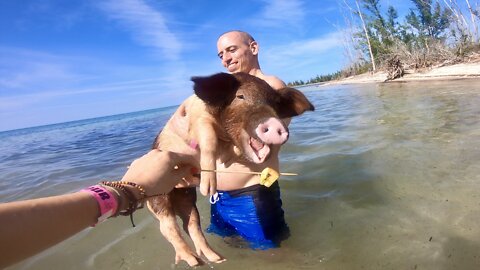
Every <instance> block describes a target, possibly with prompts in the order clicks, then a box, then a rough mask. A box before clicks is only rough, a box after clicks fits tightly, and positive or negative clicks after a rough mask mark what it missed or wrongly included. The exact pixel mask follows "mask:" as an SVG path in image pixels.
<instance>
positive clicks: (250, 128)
mask: <svg viewBox="0 0 480 270" xmlns="http://www.w3.org/2000/svg"><path fill="white" fill-rule="evenodd" d="M192 81H193V82H194V87H193V88H194V92H195V95H192V96H191V97H189V98H188V99H187V100H186V101H185V102H184V103H183V104H182V105H181V106H180V107H179V108H178V109H177V111H176V112H175V113H174V115H173V116H172V118H171V119H170V120H169V121H168V122H167V124H166V125H165V127H164V128H163V130H162V131H161V132H160V133H159V134H158V135H157V137H156V139H155V141H154V143H153V148H158V149H161V150H168V151H174V152H183V153H190V154H192V155H194V156H195V157H196V158H197V159H198V160H199V164H200V167H201V169H202V170H207V171H202V172H201V177H200V192H201V193H202V194H203V195H208V194H211V195H212V194H214V193H215V192H216V173H215V172H213V171H212V170H215V169H216V162H217V161H219V162H222V163H227V162H228V161H229V160H231V159H233V158H235V159H242V160H244V161H246V162H250V163H256V164H261V163H263V162H264V161H265V160H267V159H268V157H269V154H270V151H271V148H272V146H273V145H281V144H283V143H285V142H286V141H287V140H288V137H289V131H288V128H287V126H286V125H285V124H284V122H283V121H282V120H281V119H284V118H290V117H293V116H297V115H301V114H303V113H304V112H305V111H313V110H314V106H313V105H312V104H311V103H310V101H309V100H308V99H307V98H306V97H305V95H303V93H302V92H300V91H298V90H296V89H293V88H288V87H285V88H283V89H279V90H274V89H273V88H272V87H270V86H269V85H268V84H267V83H266V82H265V81H263V80H261V79H259V78H257V77H255V76H252V75H249V74H246V73H235V74H227V73H218V74H214V75H212V76H208V77H193V78H192ZM186 127H187V128H186ZM196 195H197V193H196V189H195V188H194V187H190V188H188V187H187V188H175V189H174V190H172V191H171V192H170V193H168V194H166V195H160V196H157V197H153V198H150V199H148V201H147V207H148V208H149V210H150V211H151V212H152V213H153V214H154V216H155V217H156V218H157V219H158V220H159V223H160V231H161V233H162V234H163V236H164V237H165V238H166V239H167V240H168V241H169V242H170V243H171V244H172V245H173V247H174V249H175V252H176V256H175V263H178V262H179V261H181V260H183V261H186V262H187V263H188V264H189V265H190V266H196V265H199V264H202V263H203V261H202V260H201V256H202V255H204V256H205V257H206V258H207V259H208V260H209V261H211V262H222V261H223V260H224V258H223V256H221V255H220V254H218V253H217V252H215V251H214V250H213V249H212V248H211V247H210V245H209V244H208V242H207V240H206V239H205V236H204V234H203V232H202V229H201V226H200V216H199V212H198V209H197V207H196ZM176 215H178V216H179V217H180V219H181V220H182V222H183V229H184V230H185V232H186V233H187V234H188V235H189V236H190V238H191V239H192V242H193V244H194V246H195V249H196V253H194V252H193V250H192V249H191V248H190V246H189V245H188V244H187V243H186V241H185V239H184V238H183V237H182V235H181V231H180V229H179V227H178V225H177V222H176Z"/></svg>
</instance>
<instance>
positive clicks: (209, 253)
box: [202, 249, 226, 263]
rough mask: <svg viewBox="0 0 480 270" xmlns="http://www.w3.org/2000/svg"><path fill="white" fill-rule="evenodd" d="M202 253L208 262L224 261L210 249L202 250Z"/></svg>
mask: <svg viewBox="0 0 480 270" xmlns="http://www.w3.org/2000/svg"><path fill="white" fill-rule="evenodd" d="M202 253H203V255H205V257H207V259H208V260H209V261H210V262H213V263H222V262H224V261H226V259H225V258H223V257H222V256H220V255H219V254H217V253H216V252H215V251H213V250H211V249H208V250H202Z"/></svg>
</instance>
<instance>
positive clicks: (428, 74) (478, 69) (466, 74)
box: [322, 59, 480, 85]
mask: <svg viewBox="0 0 480 270" xmlns="http://www.w3.org/2000/svg"><path fill="white" fill-rule="evenodd" d="M468 78H477V79H480V59H477V60H476V61H474V62H471V63H461V64H455V65H448V66H437V67H433V68H429V69H425V70H406V71H405V75H404V76H403V77H402V78H399V79H395V80H393V81H391V82H408V81H422V80H455V79H468ZM386 79H387V73H386V72H383V71H382V72H376V73H374V74H370V73H365V74H361V75H357V76H352V77H348V78H344V79H341V80H337V81H331V82H327V83H325V84H322V85H335V84H356V83H377V82H384V81H385V80H386Z"/></svg>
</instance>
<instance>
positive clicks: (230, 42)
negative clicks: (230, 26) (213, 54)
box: [217, 30, 260, 73]
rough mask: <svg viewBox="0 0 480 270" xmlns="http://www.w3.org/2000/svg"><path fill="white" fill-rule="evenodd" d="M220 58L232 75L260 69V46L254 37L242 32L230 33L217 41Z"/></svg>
mask: <svg viewBox="0 0 480 270" xmlns="http://www.w3.org/2000/svg"><path fill="white" fill-rule="evenodd" d="M217 52H218V56H219V57H220V59H221V60H222V64H223V66H224V67H225V68H226V69H227V70H228V71H229V72H231V73H235V72H246V73H249V72H250V71H251V70H252V69H260V65H259V63H258V44H257V42H256V41H255V40H254V39H253V37H252V36H251V35H250V34H248V33H246V32H242V31H236V30H235V31H229V32H226V33H224V34H222V35H221V36H220V37H219V38H218V41H217Z"/></svg>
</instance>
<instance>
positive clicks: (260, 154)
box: [248, 137, 270, 163]
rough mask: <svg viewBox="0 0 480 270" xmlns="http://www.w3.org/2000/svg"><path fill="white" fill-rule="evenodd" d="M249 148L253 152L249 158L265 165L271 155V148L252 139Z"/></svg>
mask: <svg viewBox="0 0 480 270" xmlns="http://www.w3.org/2000/svg"><path fill="white" fill-rule="evenodd" d="M249 146H250V147H249V148H250V149H251V150H252V151H251V153H250V155H249V156H250V158H251V159H252V161H253V162H255V163H263V162H264V161H265V160H266V159H267V158H268V154H270V146H268V145H267V144H265V143H263V142H262V141H259V140H257V139H255V138H253V137H250V140H249ZM248 152H250V151H248Z"/></svg>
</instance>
